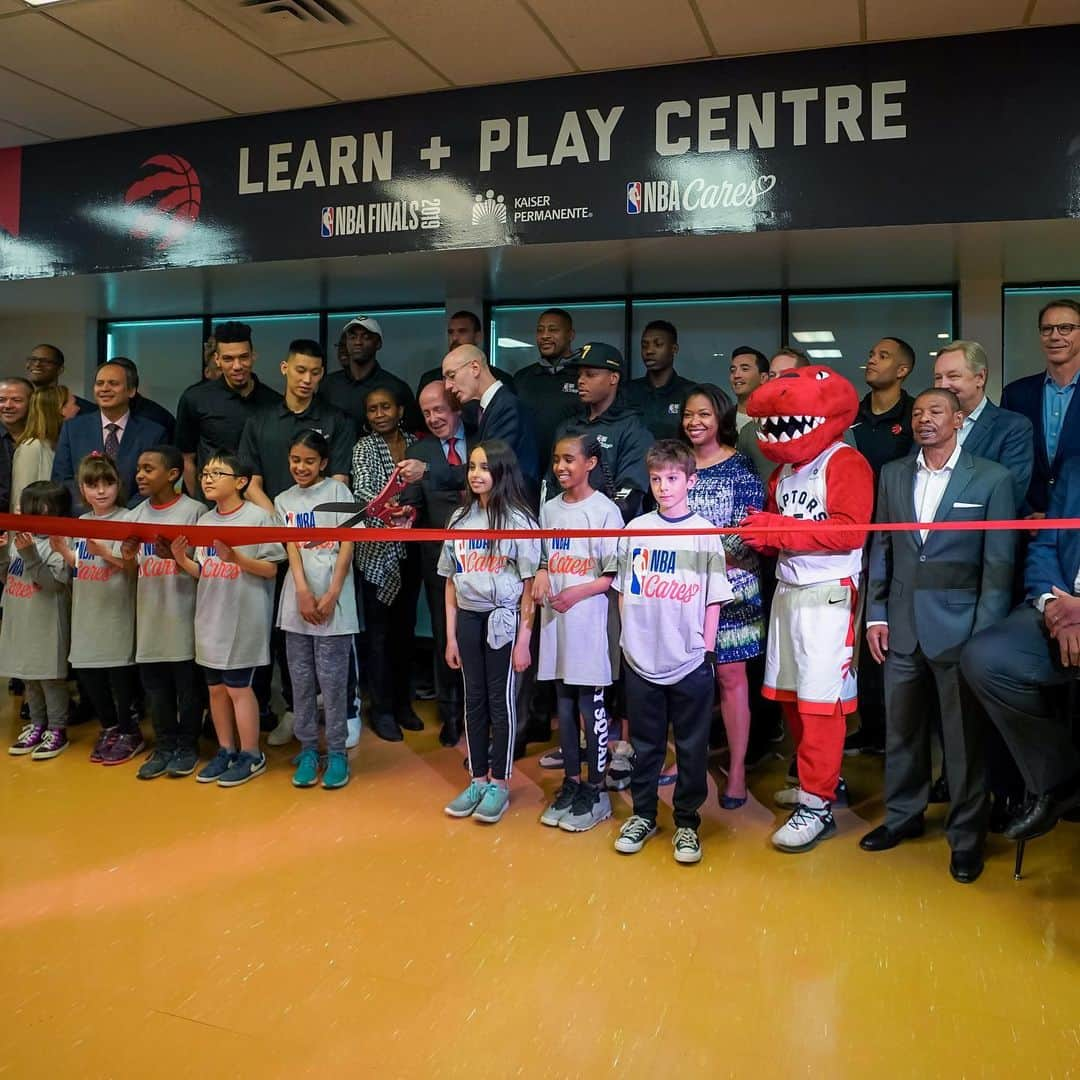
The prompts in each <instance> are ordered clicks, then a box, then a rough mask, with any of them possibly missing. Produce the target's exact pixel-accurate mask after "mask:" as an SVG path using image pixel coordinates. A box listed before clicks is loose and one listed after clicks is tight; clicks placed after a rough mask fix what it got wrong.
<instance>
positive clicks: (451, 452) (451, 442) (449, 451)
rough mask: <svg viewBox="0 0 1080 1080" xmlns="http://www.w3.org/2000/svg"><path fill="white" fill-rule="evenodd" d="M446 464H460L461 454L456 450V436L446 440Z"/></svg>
mask: <svg viewBox="0 0 1080 1080" xmlns="http://www.w3.org/2000/svg"><path fill="white" fill-rule="evenodd" d="M446 464H447V465H460V464H461V455H460V454H459V453H458V452H457V438H456V436H451V437H450V438H449V439H447V440H446Z"/></svg>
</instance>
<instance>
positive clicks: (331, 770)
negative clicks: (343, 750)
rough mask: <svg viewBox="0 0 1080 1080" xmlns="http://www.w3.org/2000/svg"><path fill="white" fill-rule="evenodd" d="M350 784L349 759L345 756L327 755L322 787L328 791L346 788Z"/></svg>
mask: <svg viewBox="0 0 1080 1080" xmlns="http://www.w3.org/2000/svg"><path fill="white" fill-rule="evenodd" d="M348 782H349V759H348V757H346V755H345V754H327V755H326V772H324V773H323V778H322V786H323V787H324V788H326V789H327V790H333V789H334V788H341V787H344V786H345V785H346V784H347V783H348Z"/></svg>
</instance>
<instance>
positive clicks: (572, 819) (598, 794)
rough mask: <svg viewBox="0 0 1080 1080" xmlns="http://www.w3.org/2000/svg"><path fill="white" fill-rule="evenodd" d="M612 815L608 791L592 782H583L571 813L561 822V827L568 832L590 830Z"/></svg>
mask: <svg viewBox="0 0 1080 1080" xmlns="http://www.w3.org/2000/svg"><path fill="white" fill-rule="evenodd" d="M609 817H611V799H610V797H609V796H608V793H607V792H606V791H601V790H600V789H599V788H598V787H594V786H593V785H592V784H582V785H581V786H580V787H579V788H578V793H577V797H576V798H575V799H574V805H573V806H572V807H571V809H570V813H568V814H565V815H564V816H563V818H562V820H561V821H560V822H559V828H560V829H565V830H566V831H567V832H588V831H589V830H590V829H591V828H593V826H594V825H599V824H600V822H601V821H607V819H608V818H609Z"/></svg>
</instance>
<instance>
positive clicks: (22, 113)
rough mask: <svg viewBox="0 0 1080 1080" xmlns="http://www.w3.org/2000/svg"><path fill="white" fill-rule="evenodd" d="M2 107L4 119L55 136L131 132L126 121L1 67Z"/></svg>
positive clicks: (0, 101)
mask: <svg viewBox="0 0 1080 1080" xmlns="http://www.w3.org/2000/svg"><path fill="white" fill-rule="evenodd" d="M0 109H2V110H3V114H4V119H6V120H8V121H9V122H11V123H13V124H25V125H26V127H28V128H31V129H32V130H34V131H40V132H43V133H44V134H46V135H49V136H51V137H52V138H54V139H79V138H82V136H84V135H102V134H105V133H106V132H111V131H127V130H128V129H129V128H131V127H132V125H131V124H129V123H127V121H125V120H118V119H117V118H116V117H115V116H109V115H108V114H107V113H103V112H99V111H98V110H97V109H94V108H91V107H90V106H89V105H84V104H83V103H82V102H81V101H76V100H75V99H74V98H70V97H67V96H66V95H64V94H58V93H57V92H56V91H55V90H50V89H49V88H48V87H46V86H39V85H38V84H37V83H33V82H30V80H29V79H24V78H23V77H22V76H21V75H14V74H12V73H11V72H10V71H4V70H3V69H2V68H0Z"/></svg>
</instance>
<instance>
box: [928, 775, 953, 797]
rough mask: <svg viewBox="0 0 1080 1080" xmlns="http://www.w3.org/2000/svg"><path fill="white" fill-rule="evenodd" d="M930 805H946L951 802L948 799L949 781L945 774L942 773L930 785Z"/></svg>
mask: <svg viewBox="0 0 1080 1080" xmlns="http://www.w3.org/2000/svg"><path fill="white" fill-rule="evenodd" d="M929 801H930V802H931V803H947V802H951V801H952V800H951V799H950V798H949V781H948V779H947V778H946V776H945V774H944V773H942V774H941V775H940V776H939V777H938V778H937V779H936V780H935V781H934V782H933V783H932V784H931V785H930V799H929Z"/></svg>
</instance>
